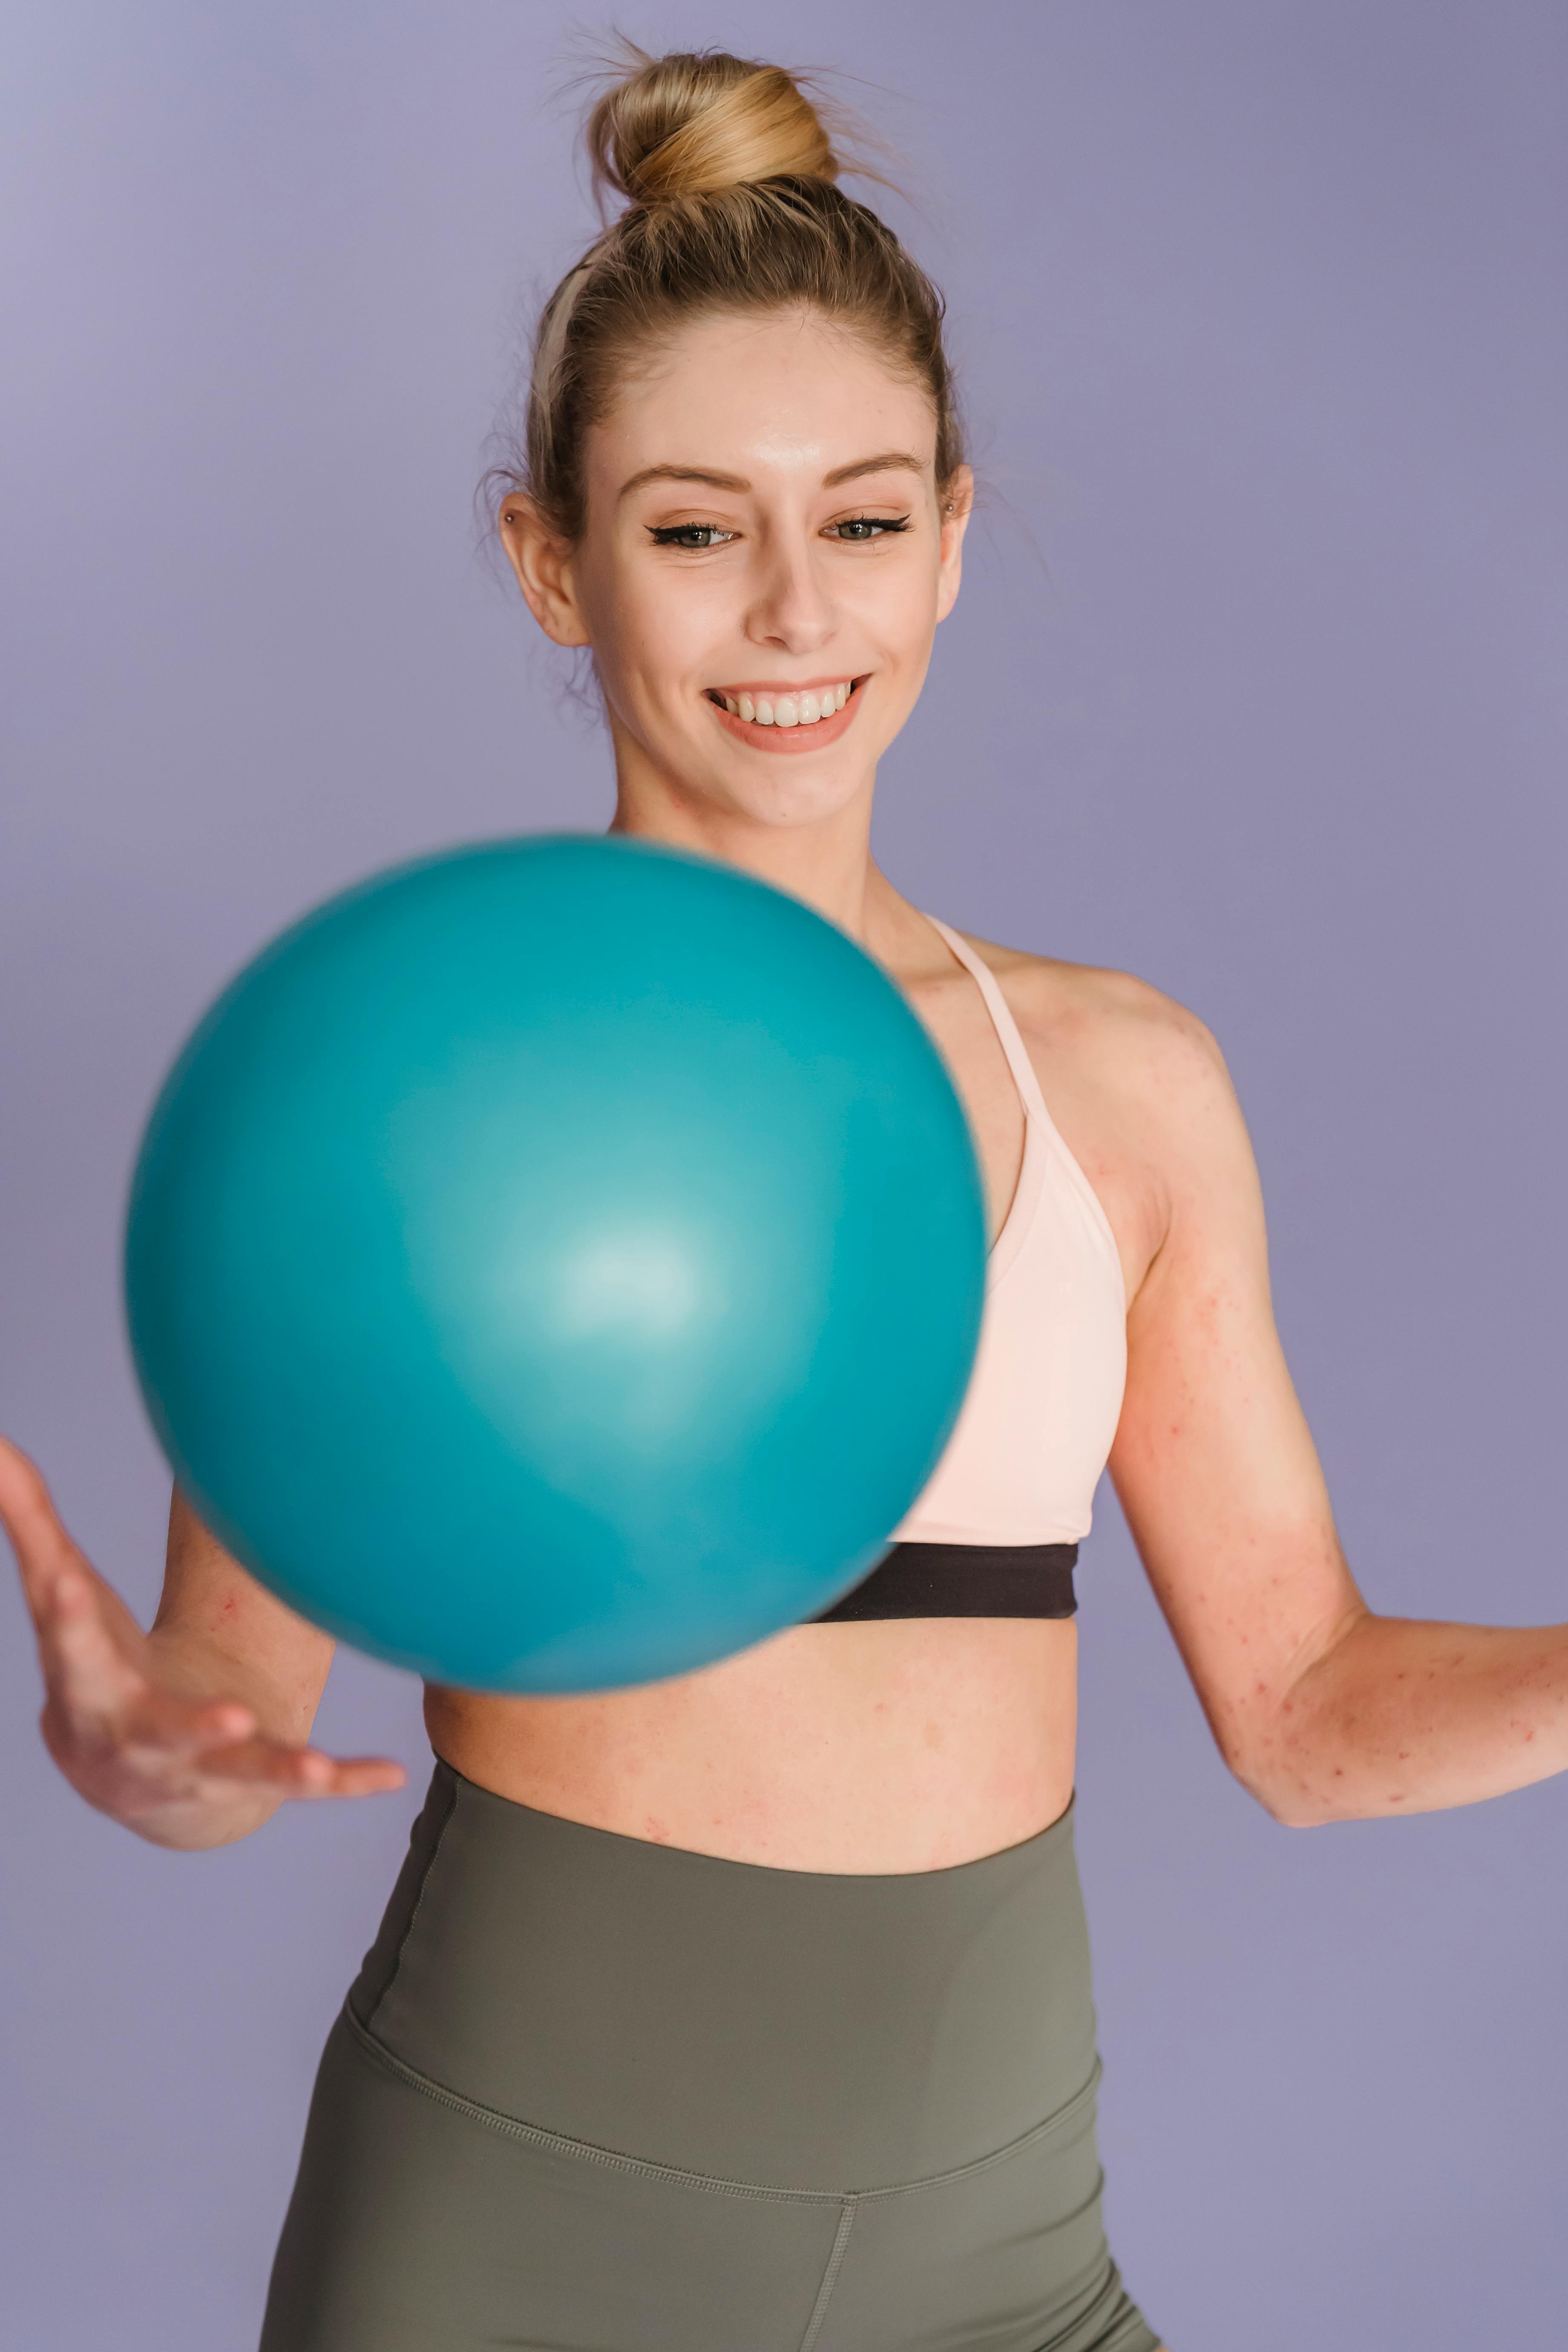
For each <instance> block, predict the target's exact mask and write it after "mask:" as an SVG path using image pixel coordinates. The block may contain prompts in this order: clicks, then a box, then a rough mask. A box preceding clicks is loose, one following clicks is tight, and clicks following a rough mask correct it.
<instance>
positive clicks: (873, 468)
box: [822, 449, 925, 490]
mask: <svg viewBox="0 0 1568 2352" xmlns="http://www.w3.org/2000/svg"><path fill="white" fill-rule="evenodd" d="M924 472H925V460H924V459H923V458H922V457H911V456H910V453H909V451H908V450H907V449H884V450H883V451H882V452H881V454H880V456H879V457H857V459H856V460H855V463H854V464H853V465H852V466H835V467H834V468H833V471H832V473H831V474H824V476H823V478H822V487H823V488H824V489H825V490H831V489H836V488H837V486H838V484H839V483H840V482H858V480H859V478H860V477H861V475H862V474H923V473H924Z"/></svg>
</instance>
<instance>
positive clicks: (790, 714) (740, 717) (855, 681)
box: [704, 677, 866, 751]
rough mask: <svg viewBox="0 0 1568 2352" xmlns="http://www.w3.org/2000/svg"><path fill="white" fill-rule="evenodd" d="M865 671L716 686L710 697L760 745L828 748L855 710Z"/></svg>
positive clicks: (735, 729)
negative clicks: (808, 680) (804, 680)
mask: <svg viewBox="0 0 1568 2352" xmlns="http://www.w3.org/2000/svg"><path fill="white" fill-rule="evenodd" d="M865 682H866V681H865V678H864V677H845V678H818V679H816V680H814V682H813V683H812V684H811V685H810V686H778V685H767V684H765V683H760V684H759V683H752V684H751V685H748V686H744V687H742V686H727V687H726V686H710V687H708V688H705V689H704V692H705V697H706V699H707V700H708V701H709V702H710V704H711V705H712V707H713V708H714V709H715V710H717V711H719V712H720V713H721V716H722V717H723V718H724V719H726V720H727V721H728V724H729V729H730V731H731V733H733V734H736V735H739V736H740V737H742V740H744V741H746V742H748V743H752V744H753V745H755V747H756V748H757V749H758V750H759V751H763V750H766V751H797V750H798V751H805V750H807V749H808V748H810V749H813V750H815V749H816V748H818V747H821V748H822V749H824V750H826V746H827V744H828V743H829V742H830V741H833V740H837V737H838V736H840V735H841V734H842V733H843V732H844V730H845V728H846V727H847V725H848V723H849V720H850V719H851V718H852V717H853V716H854V710H855V703H856V699H857V698H858V692H859V689H860V688H861V687H862V686H863V685H864V684H865Z"/></svg>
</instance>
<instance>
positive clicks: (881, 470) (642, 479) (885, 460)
mask: <svg viewBox="0 0 1568 2352" xmlns="http://www.w3.org/2000/svg"><path fill="white" fill-rule="evenodd" d="M924 472H925V460H924V459H923V458H921V457H911V455H910V452H909V451H908V450H907V449H883V450H881V451H880V452H879V454H878V455H877V456H876V457H857V458H856V459H855V461H854V463H853V465H849V466H835V467H834V468H833V471H832V472H831V473H830V474H824V476H823V478H822V487H823V488H824V489H825V490H831V489H837V488H838V486H839V484H840V483H841V482H858V480H859V479H860V478H861V476H862V475H864V474H893V473H897V474H923V473H924ZM649 482H706V483H707V485H708V487H709V488H710V489H714V490H749V489H750V488H751V487H752V486H751V484H750V482H748V481H747V480H746V479H745V478H744V476H743V475H741V474H720V473H716V472H715V471H714V470H713V469H712V467H708V466H645V467H643V469H642V471H641V473H640V474H634V475H633V476H632V478H631V479H630V481H628V482H623V483H622V484H621V487H620V488H619V490H618V491H617V492H616V497H617V499H626V498H630V496H631V494H632V492H633V491H634V490H640V489H643V488H646V487H647V484H648V483H649Z"/></svg>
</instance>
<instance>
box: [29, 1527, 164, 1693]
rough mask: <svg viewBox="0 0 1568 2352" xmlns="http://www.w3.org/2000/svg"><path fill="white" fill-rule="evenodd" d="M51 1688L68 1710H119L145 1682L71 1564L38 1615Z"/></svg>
mask: <svg viewBox="0 0 1568 2352" xmlns="http://www.w3.org/2000/svg"><path fill="white" fill-rule="evenodd" d="M37 1627H38V1642H39V1646H40V1648H41V1649H42V1651H43V1654H44V1667H45V1672H46V1675H47V1680H48V1684H49V1687H50V1691H51V1693H52V1694H53V1695H54V1696H57V1697H58V1700H59V1702H60V1704H61V1705H62V1706H64V1707H65V1708H66V1709H67V1711H68V1713H70V1714H71V1715H79V1716H83V1717H90V1718H92V1719H93V1720H95V1721H100V1720H103V1719H105V1718H107V1717H111V1716H115V1715H118V1714H120V1713H121V1711H122V1710H123V1709H124V1708H126V1707H128V1706H131V1705H132V1702H133V1701H134V1700H135V1699H136V1698H137V1697H138V1696H140V1695H141V1694H142V1692H143V1691H145V1689H146V1687H147V1684H146V1678H145V1676H144V1675H142V1673H141V1672H140V1671H139V1669H138V1668H137V1667H136V1666H135V1665H133V1664H132V1662H131V1660H130V1659H129V1658H127V1656H126V1655H125V1653H124V1651H123V1650H122V1649H121V1646H120V1644H119V1643H118V1642H117V1641H116V1640H115V1639H114V1637H113V1635H112V1634H111V1633H110V1631H109V1628H108V1627H107V1625H105V1623H104V1622H103V1614H102V1612H101V1611H100V1608H99V1605H98V1595H97V1593H96V1592H95V1591H94V1590H93V1588H92V1585H91V1583H90V1582H89V1580H88V1578H87V1577H86V1576H85V1575H83V1574H82V1572H81V1570H79V1568H77V1567H76V1566H75V1565H74V1563H73V1564H72V1565H71V1566H69V1567H67V1568H63V1569H62V1570H60V1571H59V1573H58V1575H57V1576H56V1578H55V1580H54V1584H53V1587H52V1589H51V1591H50V1592H49V1594H48V1596H47V1600H46V1601H45V1602H44V1604H43V1606H42V1608H41V1610H40V1612H39V1614H38V1618H37Z"/></svg>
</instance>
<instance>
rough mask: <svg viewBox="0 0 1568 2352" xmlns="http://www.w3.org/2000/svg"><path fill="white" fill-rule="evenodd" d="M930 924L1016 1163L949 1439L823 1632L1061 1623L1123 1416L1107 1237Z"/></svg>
mask: <svg viewBox="0 0 1568 2352" xmlns="http://www.w3.org/2000/svg"><path fill="white" fill-rule="evenodd" d="M926 919H927V921H928V922H930V923H931V924H933V925H934V926H935V928H936V929H937V930H939V931H940V932H941V933H942V938H943V939H944V940H946V941H947V944H948V946H949V947H950V948H951V949H952V952H953V954H954V955H955V956H956V957H957V958H958V961H960V963H961V964H963V967H964V968H965V970H966V971H970V972H972V973H973V976H974V978H975V980H976V981H977V982H979V985H980V992H981V994H982V995H983V996H984V999H985V1003H986V1007H987V1010H988V1011H989V1013H990V1014H991V1018H992V1021H993V1022H994V1024H995V1029H996V1034H997V1037H998V1039H999V1040H1000V1042H1001V1045H1002V1050H1003V1052H1004V1053H1005V1055H1006V1056H1007V1063H1008V1066H1009V1068H1010V1069H1011V1071H1012V1073H1013V1078H1014V1083H1015V1084H1016V1087H1017V1089H1018V1093H1019V1096H1020V1097H1021V1099H1022V1102H1023V1107H1024V1120H1025V1136H1024V1158H1023V1164H1022V1166H1021V1168H1020V1170H1019V1174H1018V1182H1017V1187H1016V1192H1015V1193H1014V1196H1013V1205H1012V1207H1011V1208H1010V1209H1009V1211H1008V1213H1007V1219H1006V1223H1005V1224H1004V1225H1003V1228H1002V1230H1001V1232H1000V1234H998V1235H997V1237H996V1241H995V1244H994V1247H993V1248H992V1251H991V1254H990V1257H989V1259H988V1261H987V1265H986V1282H985V1305H984V1312H983V1315H982V1318H981V1326H980V1344H979V1348H978V1349H977V1351H976V1354H975V1359H974V1369H973V1372H972V1374H971V1376H970V1381H969V1387H968V1390H967V1391H966V1393H965V1396H964V1401H963V1407H962V1410H961V1411H960V1412H959V1416H958V1420H957V1422H956V1423H954V1425H953V1430H952V1436H951V1437H950V1438H949V1440H948V1443H947V1445H946V1447H945V1449H944V1451H943V1453H942V1457H941V1459H940V1460H939V1462H938V1463H937V1465H936V1468H935V1470H934V1471H933V1472H932V1473H931V1477H930V1478H929V1479H928V1481H927V1482H926V1485H925V1486H924V1488H923V1489H922V1491H921V1494H920V1495H919V1496H917V1498H916V1500H915V1502H914V1504H913V1506H912V1507H911V1508H910V1510H909V1511H908V1512H907V1513H906V1514H905V1516H904V1517H903V1518H902V1519H901V1520H900V1523H899V1525H898V1527H897V1528H894V1530H893V1537H892V1549H890V1550H889V1552H888V1554H887V1555H886V1557H885V1558H884V1559H881V1560H880V1561H879V1563H878V1564H877V1566H876V1567H875V1568H874V1569H873V1570H871V1572H870V1574H869V1575H868V1577H866V1578H865V1579H864V1580H862V1582H860V1583H859V1584H858V1585H857V1586H856V1587H855V1588H854V1590H853V1591H851V1592H848V1593H847V1594H846V1595H845V1596H844V1598H843V1599H842V1600H841V1601H837V1602H836V1603H835V1604H834V1606H833V1607H832V1608H831V1609H825V1610H823V1611H822V1612H820V1615H819V1617H818V1618H816V1619H815V1620H813V1621H812V1622H817V1623H825V1622H833V1621H836V1620H837V1621H842V1620H845V1619H852V1618H867V1617H1067V1616H1070V1615H1071V1614H1072V1612H1073V1610H1074V1608H1075V1606H1076V1601H1075V1599H1074V1595H1073V1584H1072V1571H1073V1566H1074V1563H1075V1561H1076V1559H1077V1557H1078V1546H1079V1538H1081V1537H1083V1536H1086V1535H1087V1534H1088V1533H1089V1523H1090V1518H1091V1516H1092V1504H1093V1498H1094V1490H1095V1487H1096V1486H1097V1485H1098V1483H1099V1480H1100V1472H1101V1471H1102V1470H1103V1469H1104V1467H1105V1463H1106V1457H1107V1455H1108V1454H1110V1443H1111V1440H1112V1438H1113V1437H1114V1436H1115V1434H1116V1423H1117V1421H1118V1419H1119V1417H1120V1415H1121V1395H1122V1389H1123V1386H1124V1384H1125V1381H1126V1374H1127V1297H1126V1289H1125V1286H1124V1284H1123V1281H1122V1275H1121V1256H1120V1255H1119V1253H1118V1251H1117V1247H1116V1238H1115V1235H1114V1234H1112V1232H1111V1230H1110V1222H1109V1220H1108V1219H1107V1217H1106V1214H1105V1212H1104V1210H1103V1209H1102V1208H1101V1207H1100V1202H1099V1201H1098V1199H1097V1198H1096V1196H1095V1193H1094V1190H1093V1188H1092V1186H1091V1185H1090V1183H1089V1179H1088V1178H1087V1177H1086V1176H1085V1174H1084V1172H1083V1171H1082V1169H1081V1168H1080V1167H1079V1164H1078V1161H1077V1160H1075V1159H1074V1158H1073V1156H1072V1154H1071V1152H1070V1151H1069V1150H1068V1148H1067V1145H1066V1144H1065V1143H1064V1142H1063V1141H1062V1139H1061V1137H1060V1136H1059V1135H1058V1132H1057V1129H1056V1128H1055V1126H1054V1125H1053V1124H1052V1121H1051V1115H1050V1113H1049V1111H1048V1110H1047V1108H1046V1101H1045V1097H1044V1096H1043V1095H1042V1093H1041V1092H1040V1085H1039V1080H1038V1079H1037V1077H1036V1076H1035V1071H1034V1066H1033V1065H1032V1063H1031V1062H1030V1060H1029V1056H1028V1054H1027V1052H1026V1049H1025V1045H1024V1041H1023V1039H1022V1037H1021V1036H1020V1035H1019V1034H1018V1025H1017V1024H1016V1021H1015V1020H1014V1018H1013V1015H1012V1013H1010V1012H1009V1011H1008V1009H1007V1001H1006V999H1005V996H1004V995H1003V993H1002V991H1001V989H1000V988H999V987H998V985H997V983H996V980H995V978H994V974H993V973H992V971H991V970H990V968H989V967H988V966H987V965H986V964H985V963H984V962H983V961H981V959H980V957H978V956H977V955H976V954H975V953H974V951H973V949H971V948H970V947H968V946H966V944H965V943H964V941H963V940H962V939H961V938H960V937H959V935H958V933H957V932H956V931H954V930H952V929H950V928H949V926H948V925H947V924H946V923H942V922H939V921H938V920H937V919H936V917H935V916H934V915H928V916H927V918H926Z"/></svg>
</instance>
